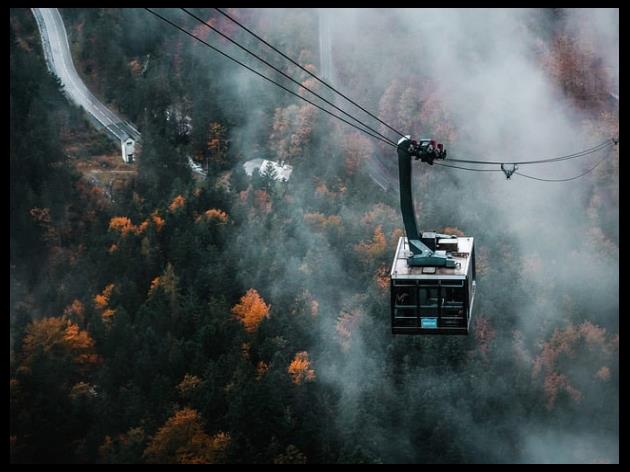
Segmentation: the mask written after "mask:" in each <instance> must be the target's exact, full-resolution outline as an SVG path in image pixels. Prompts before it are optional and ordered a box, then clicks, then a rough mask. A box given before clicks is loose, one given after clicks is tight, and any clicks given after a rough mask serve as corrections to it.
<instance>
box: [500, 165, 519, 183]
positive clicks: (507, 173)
mask: <svg viewBox="0 0 630 472" xmlns="http://www.w3.org/2000/svg"><path fill="white" fill-rule="evenodd" d="M517 169H518V166H517V165H516V164H512V168H511V169H508V168H507V167H506V165H505V164H501V170H502V171H503V173H504V174H505V177H506V178H507V179H508V180H509V179H510V177H512V174H513V173H514V172H516V170H517Z"/></svg>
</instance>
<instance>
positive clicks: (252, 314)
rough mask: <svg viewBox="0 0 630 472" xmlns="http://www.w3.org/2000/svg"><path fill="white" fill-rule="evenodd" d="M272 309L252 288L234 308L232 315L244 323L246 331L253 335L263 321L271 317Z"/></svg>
mask: <svg viewBox="0 0 630 472" xmlns="http://www.w3.org/2000/svg"><path fill="white" fill-rule="evenodd" d="M270 308H271V305H267V304H266V303H265V301H264V300H263V298H262V297H261V296H260V295H259V294H258V292H257V291H256V290H255V289H253V288H250V289H249V290H248V291H247V293H246V294H245V295H243V296H242V297H241V300H240V302H239V303H237V304H236V305H234V306H233V307H232V313H233V314H234V315H235V316H236V318H237V319H238V320H239V321H240V322H241V323H243V326H245V331H247V332H248V333H253V332H255V331H256V329H257V328H258V326H259V325H260V323H261V322H262V320H263V319H265V318H267V317H268V316H269V309H270Z"/></svg>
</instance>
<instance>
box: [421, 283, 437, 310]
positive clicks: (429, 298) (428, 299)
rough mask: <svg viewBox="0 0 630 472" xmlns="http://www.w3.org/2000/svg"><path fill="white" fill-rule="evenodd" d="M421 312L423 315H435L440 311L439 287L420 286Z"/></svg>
mask: <svg viewBox="0 0 630 472" xmlns="http://www.w3.org/2000/svg"><path fill="white" fill-rule="evenodd" d="M418 292H419V294H420V313H421V314H422V315H434V316H437V313H438V287H435V288H433V287H431V288H429V287H420V289H419V290H418Z"/></svg>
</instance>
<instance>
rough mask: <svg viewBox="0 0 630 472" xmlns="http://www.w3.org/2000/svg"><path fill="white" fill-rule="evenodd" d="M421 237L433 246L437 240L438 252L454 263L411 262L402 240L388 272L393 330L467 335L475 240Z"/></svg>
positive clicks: (471, 304) (395, 332)
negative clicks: (415, 263)
mask: <svg viewBox="0 0 630 472" xmlns="http://www.w3.org/2000/svg"><path fill="white" fill-rule="evenodd" d="M422 236H423V237H422V241H426V242H428V243H429V244H427V246H428V247H429V248H431V247H432V244H431V241H434V244H435V246H433V248H434V250H435V251H436V252H438V251H445V252H447V253H448V254H449V256H450V257H451V258H452V259H453V260H454V261H455V267H439V266H410V265H409V264H408V263H407V260H408V259H409V257H411V256H412V254H413V253H412V251H411V249H410V248H409V243H408V240H407V238H406V237H401V238H400V239H399V240H398V248H397V249H396V255H395V257H394V262H393V264H392V271H391V274H390V276H391V307H392V309H391V317H392V333H393V334H468V330H469V329H470V320H471V314H472V309H473V303H474V300H475V289H476V282H475V252H474V241H473V238H466V237H463V238H459V237H448V238H442V237H441V236H446V235H436V233H426V232H425V233H423V235H422Z"/></svg>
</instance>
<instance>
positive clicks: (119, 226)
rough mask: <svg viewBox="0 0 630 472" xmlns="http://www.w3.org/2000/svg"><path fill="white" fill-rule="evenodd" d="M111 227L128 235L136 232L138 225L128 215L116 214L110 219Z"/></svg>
mask: <svg viewBox="0 0 630 472" xmlns="http://www.w3.org/2000/svg"><path fill="white" fill-rule="evenodd" d="M109 229H110V230H112V231H116V232H118V233H120V234H121V235H122V236H127V235H128V234H129V233H134V234H135V233H136V230H137V228H136V226H135V225H134V224H133V223H132V222H131V220H130V219H129V218H127V217H126V216H114V217H113V218H112V219H111V220H110V221H109Z"/></svg>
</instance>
